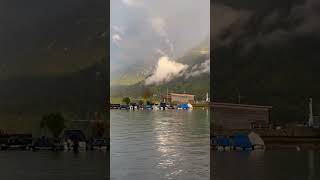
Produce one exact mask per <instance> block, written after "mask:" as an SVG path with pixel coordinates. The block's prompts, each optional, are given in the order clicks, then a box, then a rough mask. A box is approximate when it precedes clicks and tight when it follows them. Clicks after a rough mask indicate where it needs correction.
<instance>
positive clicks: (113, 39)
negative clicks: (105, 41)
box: [111, 34, 122, 45]
mask: <svg viewBox="0 0 320 180" xmlns="http://www.w3.org/2000/svg"><path fill="white" fill-rule="evenodd" d="M111 39H112V42H114V43H115V44H117V45H118V44H119V42H120V41H121V40H122V38H121V36H120V35H119V34H114V35H112V37H111Z"/></svg>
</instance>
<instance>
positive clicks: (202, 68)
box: [185, 59, 210, 78]
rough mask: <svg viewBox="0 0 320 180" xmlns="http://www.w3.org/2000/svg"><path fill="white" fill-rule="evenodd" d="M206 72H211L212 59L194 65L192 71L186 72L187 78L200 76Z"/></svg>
mask: <svg viewBox="0 0 320 180" xmlns="http://www.w3.org/2000/svg"><path fill="white" fill-rule="evenodd" d="M204 73H210V59H208V60H206V61H205V62H203V63H201V64H196V65H194V66H192V68H191V70H190V72H187V73H185V77H186V78H190V77H196V76H200V75H201V74H204Z"/></svg>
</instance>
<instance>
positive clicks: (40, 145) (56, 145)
mask: <svg viewBox="0 0 320 180" xmlns="http://www.w3.org/2000/svg"><path fill="white" fill-rule="evenodd" d="M31 149H32V150H33V151H38V150H55V151H57V150H64V144H63V143H62V142H61V140H60V139H57V138H50V139H49V138H47V137H44V136H43V137H41V138H38V139H36V140H35V141H34V142H33V144H32V146H31Z"/></svg>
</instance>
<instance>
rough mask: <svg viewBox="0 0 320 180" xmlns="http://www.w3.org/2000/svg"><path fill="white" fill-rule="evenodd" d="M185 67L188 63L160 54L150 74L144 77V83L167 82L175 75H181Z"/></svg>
mask: <svg viewBox="0 0 320 180" xmlns="http://www.w3.org/2000/svg"><path fill="white" fill-rule="evenodd" d="M187 68H188V65H185V64H182V63H178V62H175V61H173V60H171V59H169V57H167V56H162V57H161V58H160V59H159V61H158V64H157V67H156V69H155V70H154V72H153V73H152V75H151V76H150V77H148V78H147V79H146V81H145V84H146V85H150V84H160V83H163V82H169V81H171V80H172V79H174V78H176V77H180V76H183V74H184V71H185V70H186V69H187Z"/></svg>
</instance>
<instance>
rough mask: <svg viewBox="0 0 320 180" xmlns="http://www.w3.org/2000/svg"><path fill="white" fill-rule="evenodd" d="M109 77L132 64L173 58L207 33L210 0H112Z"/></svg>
mask: <svg viewBox="0 0 320 180" xmlns="http://www.w3.org/2000/svg"><path fill="white" fill-rule="evenodd" d="M110 5H111V19H110V21H111V30H110V33H111V34H110V36H111V42H110V47H111V78H112V77H114V76H116V75H117V72H120V71H122V70H124V69H126V68H128V67H130V65H132V64H139V63H151V62H152V63H154V62H156V61H157V60H158V58H159V57H161V56H163V55H166V56H169V57H170V58H173V59H174V58H176V57H179V56H181V55H183V54H184V53H185V52H186V51H187V50H188V49H190V48H192V47H194V46H196V45H198V44H199V43H201V42H202V41H204V40H205V39H206V38H209V34H210V32H209V31H210V23H209V22H210V1H209V0H197V1H194V0H174V1H172V0H162V1H159V0H111V4H110Z"/></svg>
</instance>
